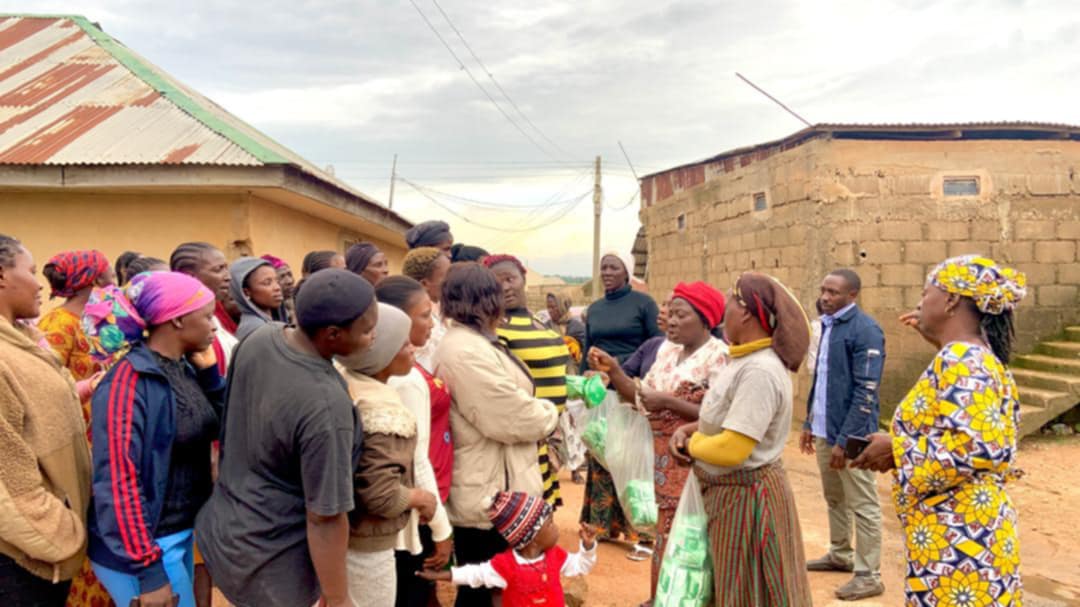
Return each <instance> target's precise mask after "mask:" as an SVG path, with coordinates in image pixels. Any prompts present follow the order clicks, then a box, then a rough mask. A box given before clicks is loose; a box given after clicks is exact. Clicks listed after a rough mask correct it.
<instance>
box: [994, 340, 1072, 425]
mask: <svg viewBox="0 0 1080 607" xmlns="http://www.w3.org/2000/svg"><path fill="white" fill-rule="evenodd" d="M1011 367H1012V372H1013V377H1014V378H1015V379H1016V386H1017V388H1018V389H1019V391H1020V403H1021V404H1020V436H1026V435H1028V434H1033V433H1035V432H1038V431H1039V429H1040V428H1041V427H1042V426H1043V425H1045V424H1046V423H1047V422H1049V421H1050V420H1052V419H1054V418H1056V417H1057V416H1059V415H1061V414H1062V413H1065V412H1066V411H1068V410H1069V409H1072V408H1073V407H1075V406H1077V404H1080V327H1066V328H1065V331H1064V332H1063V334H1062V338H1061V339H1056V340H1050V341H1045V342H1042V343H1040V344H1039V345H1038V346H1036V347H1035V351H1034V353H1032V354H1025V355H1022V356H1014V357H1013V360H1012V365H1011Z"/></svg>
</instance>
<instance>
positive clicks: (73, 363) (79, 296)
mask: <svg viewBox="0 0 1080 607" xmlns="http://www.w3.org/2000/svg"><path fill="white" fill-rule="evenodd" d="M42 273H43V274H45V278H46V279H48V281H49V286H50V287H52V293H51V294H50V295H49V299H52V298H54V297H63V298H65V299H66V301H65V302H64V303H63V304H62V305H61V306H60V307H58V308H55V309H53V310H52V311H51V312H49V313H48V314H46V315H45V316H42V317H41V320H39V321H38V328H39V329H41V332H42V333H44V334H45V338H46V339H47V340H48V341H49V345H50V346H52V349H53V352H56V355H57V356H59V357H60V362H61V363H62V364H63V365H64V366H65V367H67V368H68V370H69V371H71V374H72V375H73V376H74V377H75V381H81V380H84V379H90V378H91V377H92V376H93V375H94V374H95V373H98V372H99V371H101V370H102V367H101V365H100V364H99V363H98V362H97V361H95V360H94V359H93V358H91V356H90V342H89V340H87V338H86V334H85V333H84V332H83V330H82V313H83V308H84V307H85V306H86V301H87V300H88V299H90V292H91V291H92V290H93V289H94V287H104V286H106V285H111V284H113V283H114V282H115V280H116V274H115V273H114V272H113V268H112V266H110V265H109V260H108V259H106V258H105V255H103V254H102V253H101V251H65V252H63V253H57V254H56V255H54V256H53V257H52V259H50V260H49V261H47V262H46V263H45V267H44V269H43V270H42ZM87 405H89V403H87ZM84 414H85V416H86V421H87V422H89V421H90V409H89V407H88V406H87V407H84Z"/></svg>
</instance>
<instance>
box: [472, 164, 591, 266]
mask: <svg viewBox="0 0 1080 607" xmlns="http://www.w3.org/2000/svg"><path fill="white" fill-rule="evenodd" d="M590 172H591V171H585V172H583V173H581V174H580V175H578V177H577V179H575V180H573V181H570V182H567V184H566V185H564V186H563V187H562V189H560V190H559V191H558V192H556V193H555V194H552V195H551V197H550V198H548V200H549V201H551V200H554V199H555V198H557V197H560V196H562V195H563V194H564V193H565V192H567V191H568V190H571V189H573V188H574V187H576V186H577V185H578V184H579V183H581V180H582V179H583V178H585V177H588V176H589V173H590ZM542 214H543V212H542V210H541V209H534V210H533V211H531V212H529V213H528V214H527V215H526V216H525V217H524V218H523V219H522V220H521V221H522V223H527V222H532V221H533V220H534V219H536V218H538V217H540V216H541V215H542ZM515 238H516V235H515V234H512V233H508V234H503V235H502V237H500V238H498V239H497V240H495V242H494V243H492V245H491V246H492V249H491V250H493V251H499V250H503V249H505V248H506V246H507V244H510V242H511V241H512V240H514V239H515Z"/></svg>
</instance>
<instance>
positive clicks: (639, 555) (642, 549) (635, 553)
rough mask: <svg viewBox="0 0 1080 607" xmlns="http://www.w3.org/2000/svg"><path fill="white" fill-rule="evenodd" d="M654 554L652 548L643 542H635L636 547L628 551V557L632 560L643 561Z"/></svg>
mask: <svg viewBox="0 0 1080 607" xmlns="http://www.w3.org/2000/svg"><path fill="white" fill-rule="evenodd" d="M652 554H653V551H652V548H649V547H648V546H643V545H641V544H635V545H634V549H633V550H631V551H630V552H628V553H626V558H628V559H630V560H631V561H636V562H641V561H647V560H649V559H651V558H652Z"/></svg>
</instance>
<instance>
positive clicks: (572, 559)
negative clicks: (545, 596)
mask: <svg viewBox="0 0 1080 607" xmlns="http://www.w3.org/2000/svg"><path fill="white" fill-rule="evenodd" d="M595 565H596V543H595V542H594V543H593V547H592V549H591V550H586V549H585V546H584V544H579V545H578V551H577V552H574V553H572V554H568V555H567V556H566V562H565V563H563V566H562V574H563V577H575V576H579V575H588V574H589V572H590V571H592V568H593V566H595Z"/></svg>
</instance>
